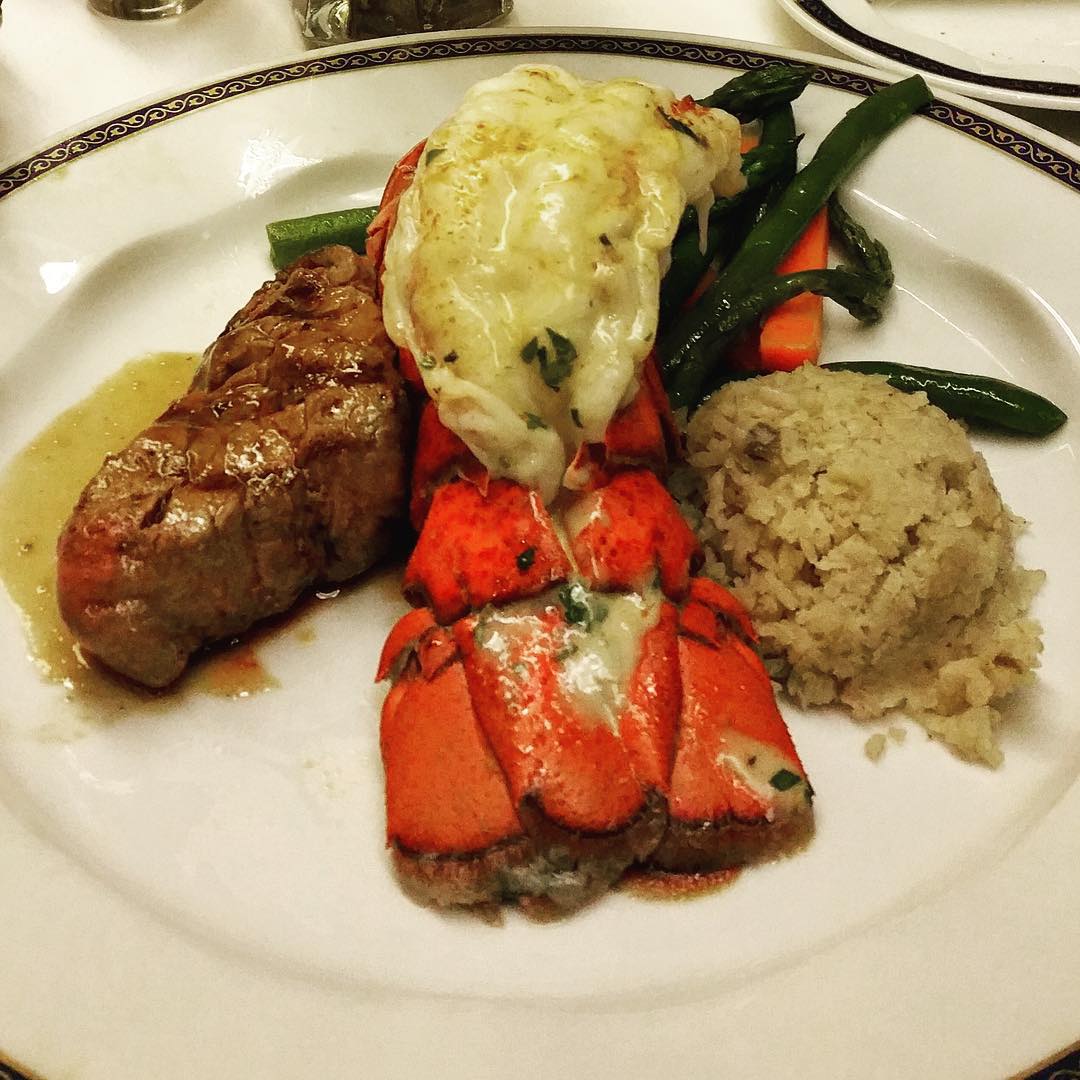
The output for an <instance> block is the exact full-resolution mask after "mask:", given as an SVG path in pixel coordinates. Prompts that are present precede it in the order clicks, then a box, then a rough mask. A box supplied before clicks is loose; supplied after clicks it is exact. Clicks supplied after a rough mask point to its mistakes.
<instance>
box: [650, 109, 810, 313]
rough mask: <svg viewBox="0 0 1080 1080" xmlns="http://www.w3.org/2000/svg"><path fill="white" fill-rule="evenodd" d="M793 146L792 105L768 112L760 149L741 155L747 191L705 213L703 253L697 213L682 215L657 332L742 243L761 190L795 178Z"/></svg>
mask: <svg viewBox="0 0 1080 1080" xmlns="http://www.w3.org/2000/svg"><path fill="white" fill-rule="evenodd" d="M797 145H798V139H797V137H796V134H795V116H794V114H793V113H792V111H791V106H790V105H779V106H777V107H776V108H775V109H771V110H770V111H769V112H768V113H766V115H765V116H764V117H763V119H762V123H761V139H760V141H759V143H758V145H757V146H756V147H754V149H753V150H750V151H749V152H748V153H746V154H744V155H743V164H742V171H743V175H744V176H745V177H746V188H744V189H743V191H741V192H739V194H738V195H735V196H732V197H731V198H729V199H717V201H716V202H714V203H713V205H712V208H711V209H710V211H709V222H708V226H707V229H706V234H705V246H704V249H703V248H702V245H701V235H700V232H699V230H698V217H697V211H696V210H694V209H693V207H691V208H689V209H688V210H687V211H686V213H685V214H684V215H683V220H682V222H681V223H680V225H679V231H678V233H677V234H676V236H675V240H674V242H673V243H672V245H671V266H670V268H669V269H668V272H667V274H665V276H664V280H663V283H662V284H661V286H660V319H659V325H660V326H661V328H663V327H666V326H668V325H669V324H670V322H671V320H672V319H673V318H674V317H675V316H676V315H677V314H678V312H679V309H680V308H681V307H682V305H683V304H684V303H685V302H686V300H687V298H688V297H689V296H690V295H691V294H692V293H693V291H694V289H695V287H696V286H697V283H698V282H699V281H700V280H701V278H702V275H703V274H704V273H705V271H706V270H707V269H708V268H709V266H710V264H711V263H712V262H713V260H714V259H716V257H717V256H718V255H720V254H726V255H728V256H730V253H731V251H733V250H734V249H735V248H736V247H737V246H738V244H739V243H741V242H742V240H743V238H744V237H745V234H746V232H748V231H749V228H750V226H751V225H752V224H753V221H754V218H755V215H756V214H757V212H758V210H759V207H760V205H761V201H762V198H763V195H762V189H763V188H766V189H767V191H771V190H772V187H773V185H774V184H775V182H776V181H777V180H783V182H785V183H786V182H787V181H788V180H790V178H791V176H793V175H794V173H795V149H796V146H797ZM759 151H760V152H759ZM724 249H726V252H725V251H724Z"/></svg>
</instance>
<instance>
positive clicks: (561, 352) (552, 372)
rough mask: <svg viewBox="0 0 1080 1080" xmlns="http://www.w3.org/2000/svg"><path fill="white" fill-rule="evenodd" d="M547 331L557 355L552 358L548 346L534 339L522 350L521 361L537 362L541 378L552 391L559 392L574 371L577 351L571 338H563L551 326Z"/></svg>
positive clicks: (553, 350)
mask: <svg viewBox="0 0 1080 1080" xmlns="http://www.w3.org/2000/svg"><path fill="white" fill-rule="evenodd" d="M545 329H546V330H547V336H548V337H549V338H550V339H551V350H552V352H554V354H555V355H554V356H552V355H551V354H550V353H549V351H548V348H547V346H546V345H541V344H540V342H539V340H538V339H537V338H532V339H531V340H530V341H529V342H527V343H526V345H525V346H524V348H522V350H521V359H522V360H524V361H525V363H526V364H531V363H532V362H533V361H534V360H535V361H536V362H537V364H538V365H539V368H540V378H541V379H543V380H544V382H545V383H546V384H547V385H548V386H550V387H551V389H552V390H558V389H559V387H560V386H561V385H562V381H563V379H565V378H566V377H567V375H569V374H570V372H571V371H572V370H573V367H574V361H575V360H576V359H577V349H575V348H574V343H573V342H572V341H571V340H570V339H569V338H565V337H563V336H562V334H560V333H559V332H558V331H556V330H552V329H551V327H550V326H548V327H545Z"/></svg>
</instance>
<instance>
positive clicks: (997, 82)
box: [795, 0, 1080, 98]
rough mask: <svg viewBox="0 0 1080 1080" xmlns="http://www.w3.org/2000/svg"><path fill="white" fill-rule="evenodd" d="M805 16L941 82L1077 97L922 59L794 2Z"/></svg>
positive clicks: (818, 8) (1045, 83) (805, 2)
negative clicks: (957, 81)
mask: <svg viewBox="0 0 1080 1080" xmlns="http://www.w3.org/2000/svg"><path fill="white" fill-rule="evenodd" d="M795 3H796V4H797V5H798V6H799V7H800V8H802V10H803V11H804V12H806V14H807V15H809V16H810V18H811V19H813V20H814V21H815V22H816V23H819V24H820V25H821V26H824V27H825V28H826V29H828V30H831V31H832V32H833V33H834V34H837V35H838V36H840V37H842V38H843V39H844V40H845V41H850V42H851V43H852V45H859V46H861V47H862V48H864V49H868V50H869V51H870V52H875V53H877V54H878V55H879V56H886V57H888V58H889V59H890V60H895V61H897V63H900V64H905V65H906V66H907V67H911V68H915V69H917V70H918V71H925V72H926V73H927V74H928V75H937V76H939V77H940V78H943V79H957V80H959V81H960V82H968V83H972V84H974V85H977V86H989V87H993V88H994V89H996V90H1013V91H1016V92H1018V93H1022V94H1045V95H1046V96H1047V97H1067V98H1075V97H1080V84H1078V83H1067V82H1056V81H1054V80H1052V79H1018V78H1015V77H1013V76H1007V75H984V74H983V73H982V72H980V71H969V70H968V69H967V68H962V67H956V66H955V65H953V64H946V63H943V62H942V61H940V60H934V59H932V58H931V57H929V56H923V54H922V53H917V52H914V51H912V50H911V49H905V48H903V46H901V45H894V44H892V43H891V42H888V41H882V40H881V39H880V38H876V37H874V36H873V35H872V34H867V33H864V32H863V31H862V30H858V29H856V28H855V27H854V26H852V25H851V23H849V22H847V21H846V20H845V19H842V18H840V16H839V15H837V14H836V12H835V11H833V9H832V8H831V7H829V5H828V4H827V3H823V2H822V0H795Z"/></svg>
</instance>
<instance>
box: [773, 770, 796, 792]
mask: <svg viewBox="0 0 1080 1080" xmlns="http://www.w3.org/2000/svg"><path fill="white" fill-rule="evenodd" d="M769 783H770V784H772V786H773V787H774V788H776V790H777V791H787V789H788V788H793V787H794V786H795V785H796V784H801V783H802V777H801V776H799V774H798V773H793V772H792V771H791V770H790V769H780V770H779V772H774V773H773V774H772V776H770V777H769Z"/></svg>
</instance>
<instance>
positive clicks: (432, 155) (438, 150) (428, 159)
mask: <svg viewBox="0 0 1080 1080" xmlns="http://www.w3.org/2000/svg"><path fill="white" fill-rule="evenodd" d="M445 153H446V147H445V146H433V147H432V148H431V149H430V150H429V151H428V152H427V153H426V154H425V155H424V164H425V165H430V164H431V163H432V162H433V161H434V160H435V159H436V158H437V157H438V156H439V155H440V154H445Z"/></svg>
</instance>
